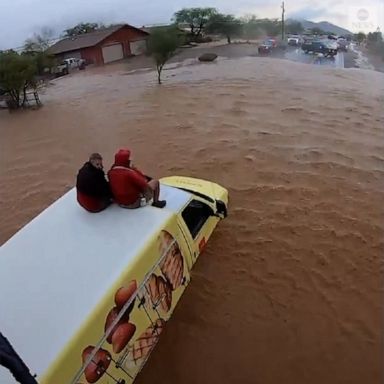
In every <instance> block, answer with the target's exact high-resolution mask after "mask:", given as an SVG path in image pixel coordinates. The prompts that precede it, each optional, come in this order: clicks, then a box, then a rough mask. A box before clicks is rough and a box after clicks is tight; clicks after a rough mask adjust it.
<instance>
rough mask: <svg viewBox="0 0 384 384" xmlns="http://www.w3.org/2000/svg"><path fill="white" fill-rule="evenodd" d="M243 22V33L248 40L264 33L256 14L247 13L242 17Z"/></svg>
mask: <svg viewBox="0 0 384 384" xmlns="http://www.w3.org/2000/svg"><path fill="white" fill-rule="evenodd" d="M241 22H242V24H243V35H244V37H245V38H246V39H247V40H252V39H257V38H259V37H260V36H261V35H262V32H261V31H260V26H259V19H258V18H257V16H256V15H246V16H244V17H242V18H241Z"/></svg>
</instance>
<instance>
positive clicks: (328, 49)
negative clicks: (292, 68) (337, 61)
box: [301, 41, 337, 57]
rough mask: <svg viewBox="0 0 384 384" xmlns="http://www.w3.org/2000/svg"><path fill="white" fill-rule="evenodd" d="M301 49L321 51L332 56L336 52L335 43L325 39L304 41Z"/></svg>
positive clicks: (306, 51) (308, 51) (307, 51)
mask: <svg viewBox="0 0 384 384" xmlns="http://www.w3.org/2000/svg"><path fill="white" fill-rule="evenodd" d="M301 49H302V50H303V51H304V52H305V53H310V52H312V53H322V54H323V55H324V56H326V57H334V56H336V54H337V45H334V44H331V43H328V42H326V41H311V42H305V43H304V44H303V45H302V46H301Z"/></svg>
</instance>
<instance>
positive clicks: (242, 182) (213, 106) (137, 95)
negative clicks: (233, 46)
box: [0, 56, 384, 384]
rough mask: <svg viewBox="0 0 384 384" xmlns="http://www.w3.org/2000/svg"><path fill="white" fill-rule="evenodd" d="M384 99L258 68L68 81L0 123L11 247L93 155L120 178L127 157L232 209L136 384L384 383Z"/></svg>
mask: <svg viewBox="0 0 384 384" xmlns="http://www.w3.org/2000/svg"><path fill="white" fill-rule="evenodd" d="M337 60H342V59H341V56H340V58H339V59H338V58H336V61H337ZM338 66H340V67H342V65H341V64H340V65H336V67H338ZM383 95H384V75H383V74H380V73H377V72H373V71H364V70H356V69H351V70H344V69H339V68H334V66H311V65H305V64H302V63H295V62H289V61H287V60H271V59H268V58H255V57H247V58H242V59H236V60H226V59H222V60H219V61H218V62H217V63H212V64H202V65H195V64H193V63H192V62H187V63H185V64H183V65H181V64H172V65H171V66H169V67H168V69H167V70H165V71H164V85H163V86H157V84H156V77H155V74H154V73H153V72H148V71H147V72H144V71H139V72H136V73H132V72H130V71H128V70H127V68H125V67H124V64H121V65H116V66H112V67H105V68H100V69H93V70H89V71H88V70H87V71H85V73H76V74H74V75H71V76H68V77H64V78H61V79H59V80H56V81H55V82H54V84H53V85H52V86H50V87H48V88H47V89H46V90H45V92H43V93H42V95H41V99H42V101H43V103H44V107H43V108H42V109H40V110H38V111H28V112H22V113H15V114H8V113H7V112H5V111H0V153H1V155H0V156H1V157H0V160H1V162H0V184H1V189H0V209H1V213H2V214H1V222H0V243H3V242H5V241H6V240H7V239H8V238H10V237H11V236H12V235H13V234H14V233H15V232H16V231H17V230H19V229H20V228H21V227H23V226H24V225H25V224H26V223H28V222H29V221H30V220H31V219H32V218H33V217H34V216H35V215H37V214H38V213H39V212H41V211H42V210H43V209H44V208H45V207H47V206H48V205H50V204H51V203H52V202H53V201H55V200H56V199H57V198H58V197H60V196H61V195H63V194H64V193H65V192H66V191H68V190H69V189H70V188H72V187H73V185H74V183H75V175H76V173H77V170H78V169H79V167H80V166H81V165H82V164H83V163H84V161H86V159H87V157H88V155H89V154H90V153H91V152H95V151H96V152H100V153H102V154H103V156H104V159H105V165H106V168H109V166H110V165H111V163H112V160H113V154H114V153H115V151H116V149H117V148H119V147H129V148H131V149H132V150H133V151H134V159H135V163H136V164H137V165H138V166H139V167H140V168H142V169H143V170H145V171H146V173H148V174H151V175H153V176H155V177H162V176H168V175H185V176H192V177H199V178H203V179H208V180H212V181H216V182H218V183H220V184H222V185H223V186H225V187H227V188H228V189H229V194H230V208H229V209H230V210H229V213H230V215H229V217H228V219H227V220H226V221H223V222H222V223H221V225H220V226H219V227H218V229H217V231H216V232H215V233H214V235H213V237H212V240H210V242H209V243H208V246H207V248H206V250H205V252H204V253H203V255H202V256H201V258H200V259H199V261H198V262H197V264H196V267H195V269H194V271H193V275H192V282H191V284H190V286H189V287H188V289H187V290H186V293H185V295H184V296H183V298H182V299H181V301H180V304H179V306H178V307H177V309H176V311H175V313H174V316H173V318H172V319H171V320H170V321H169V324H168V326H167V328H166V331H165V332H164V336H163V337H162V338H161V339H160V342H159V345H158V346H157V348H156V349H155V350H154V353H153V355H152V357H151V358H150V360H149V361H148V363H147V365H146V366H145V368H144V370H143V371H142V373H141V374H140V375H139V377H138V379H137V383H139V384H144V383H147V384H148V383H155V382H156V383H158V384H166V383H183V384H196V383H210V384H216V383H217V384H219V383H241V384H248V383H249V384H258V383H260V384H276V383H286V384H306V383H311V384H325V383H327V384H362V383H364V384H377V383H379V382H381V379H382V374H383V361H384V360H383V357H384V356H383V340H382V333H381V326H382V324H383V312H382V303H383V277H384V269H383V258H382V256H383V250H384V240H383V230H384V221H383V218H384V208H383V203H382V202H383V199H384V188H383V187H384V128H383V126H384V112H383V108H382V106H383V103H384V96H383ZM127 214H129V212H127ZM127 230H129V229H127ZM26 252H28V250H26ZM36 257H38V255H36ZM79 257H81V256H80V255H79Z"/></svg>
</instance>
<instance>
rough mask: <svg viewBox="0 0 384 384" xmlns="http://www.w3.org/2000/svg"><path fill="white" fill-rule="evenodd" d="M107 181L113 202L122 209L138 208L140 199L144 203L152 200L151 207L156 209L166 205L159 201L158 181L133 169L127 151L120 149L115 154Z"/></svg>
mask: <svg viewBox="0 0 384 384" xmlns="http://www.w3.org/2000/svg"><path fill="white" fill-rule="evenodd" d="M108 179H109V185H110V187H111V191H112V195H113V198H114V200H115V202H116V203H117V204H119V205H120V206H122V207H124V208H139V207H140V206H141V200H142V198H145V200H146V202H148V201H150V200H152V199H153V203H152V205H153V206H154V207H157V208H164V207H165V205H166V201H165V200H159V195H160V183H159V181H158V180H155V179H151V178H150V177H148V176H145V175H144V174H143V173H142V172H141V171H139V170H138V169H137V168H135V167H133V165H132V161H131V152H130V150H128V149H120V150H119V151H118V152H117V153H116V155H115V164H114V165H113V166H112V168H111V169H110V171H109V172H108Z"/></svg>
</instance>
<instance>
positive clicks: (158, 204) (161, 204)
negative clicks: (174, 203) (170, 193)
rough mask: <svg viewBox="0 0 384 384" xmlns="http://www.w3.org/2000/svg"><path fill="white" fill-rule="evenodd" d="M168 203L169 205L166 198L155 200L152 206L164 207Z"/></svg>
mask: <svg viewBox="0 0 384 384" xmlns="http://www.w3.org/2000/svg"><path fill="white" fill-rule="evenodd" d="M166 205H167V202H166V201H165V200H159V201H154V202H153V203H152V206H153V207H156V208H164V207H165V206H166Z"/></svg>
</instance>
